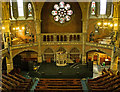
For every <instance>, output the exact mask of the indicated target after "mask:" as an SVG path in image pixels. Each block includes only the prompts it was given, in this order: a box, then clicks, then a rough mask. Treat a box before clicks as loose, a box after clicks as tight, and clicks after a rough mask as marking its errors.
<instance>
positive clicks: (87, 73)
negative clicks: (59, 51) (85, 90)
mask: <svg viewBox="0 0 120 92" xmlns="http://www.w3.org/2000/svg"><path fill="white" fill-rule="evenodd" d="M29 76H30V77H33V78H34V77H37V78H88V77H93V71H92V69H90V67H88V66H87V65H82V64H80V63H77V64H74V65H67V66H56V64H55V63H41V64H40V66H39V69H37V70H33V71H29Z"/></svg>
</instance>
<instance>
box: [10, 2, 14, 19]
mask: <svg viewBox="0 0 120 92" xmlns="http://www.w3.org/2000/svg"><path fill="white" fill-rule="evenodd" d="M10 9H11V17H12V18H13V10H12V0H10Z"/></svg>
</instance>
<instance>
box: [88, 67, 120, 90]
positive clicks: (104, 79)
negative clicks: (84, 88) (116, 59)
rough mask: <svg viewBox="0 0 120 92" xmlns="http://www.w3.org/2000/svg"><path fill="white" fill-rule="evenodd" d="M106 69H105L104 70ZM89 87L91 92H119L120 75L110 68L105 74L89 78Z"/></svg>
mask: <svg viewBox="0 0 120 92" xmlns="http://www.w3.org/2000/svg"><path fill="white" fill-rule="evenodd" d="M104 71H105V70H104ZM88 88H89V90H90V91H91V92H119V91H120V75H114V74H113V73H112V71H111V70H110V69H108V71H106V72H104V74H103V75H101V76H100V77H97V78H94V79H88Z"/></svg>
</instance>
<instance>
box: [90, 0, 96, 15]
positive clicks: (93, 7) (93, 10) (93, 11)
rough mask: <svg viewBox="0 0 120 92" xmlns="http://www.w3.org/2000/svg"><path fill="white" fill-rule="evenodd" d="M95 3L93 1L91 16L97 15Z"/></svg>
mask: <svg viewBox="0 0 120 92" xmlns="http://www.w3.org/2000/svg"><path fill="white" fill-rule="evenodd" d="M95 8H96V7H95V1H92V4H91V15H95Z"/></svg>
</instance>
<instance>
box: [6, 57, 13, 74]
mask: <svg viewBox="0 0 120 92" xmlns="http://www.w3.org/2000/svg"><path fill="white" fill-rule="evenodd" d="M6 64H7V73H9V72H10V71H11V70H13V60H12V58H11V55H10V58H8V57H6Z"/></svg>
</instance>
